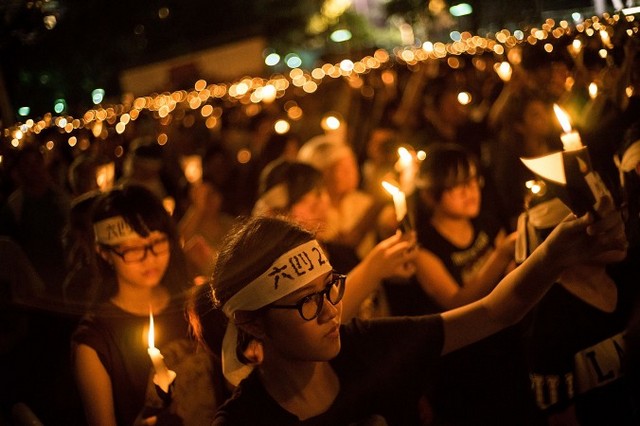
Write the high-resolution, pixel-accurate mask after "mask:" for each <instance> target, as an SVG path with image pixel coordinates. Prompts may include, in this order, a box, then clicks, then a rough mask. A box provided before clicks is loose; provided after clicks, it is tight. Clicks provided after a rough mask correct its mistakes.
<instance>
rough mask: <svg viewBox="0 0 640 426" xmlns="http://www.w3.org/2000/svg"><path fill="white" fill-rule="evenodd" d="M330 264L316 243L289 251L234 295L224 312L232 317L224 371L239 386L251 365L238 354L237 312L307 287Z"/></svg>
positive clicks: (224, 346) (226, 337)
mask: <svg viewBox="0 0 640 426" xmlns="http://www.w3.org/2000/svg"><path fill="white" fill-rule="evenodd" d="M332 269H333V268H332V267H331V264H330V263H329V260H328V259H327V257H326V256H325V253H324V251H323V250H322V248H321V247H320V244H318V242H317V241H316V240H312V241H309V242H306V243H304V244H301V245H299V246H298V247H296V248H294V249H292V250H289V251H288V252H286V253H285V254H283V255H282V256H280V257H279V258H278V259H276V261H275V262H273V263H272V264H271V266H270V267H269V268H268V269H267V270H266V271H265V272H264V273H263V274H262V275H260V276H259V277H258V278H256V279H255V280H253V281H251V282H250V283H249V284H247V286H245V287H244V288H243V289H242V290H240V291H238V292H237V293H236V294H234V295H233V297H231V298H230V299H229V300H228V301H227V302H226V303H225V304H224V305H223V306H222V311H223V312H224V314H225V315H226V316H227V318H229V322H228V323H227V330H226V332H225V334H224V339H223V341H222V372H223V373H224V376H225V377H226V378H227V380H228V381H229V382H230V383H231V384H233V385H235V386H237V385H238V384H239V383H240V381H241V380H242V379H244V378H245V377H247V376H248V375H249V373H250V372H251V370H252V369H253V367H252V366H250V365H246V364H244V363H242V362H241V361H240V360H239V359H238V357H237V353H236V347H237V344H238V343H237V342H238V329H237V327H236V325H235V322H234V313H235V312H236V311H255V310H258V309H260V308H262V307H264V306H267V305H269V304H270V303H273V302H275V301H276V300H278V299H280V298H282V297H284V296H286V295H288V294H291V293H293V292H294V291H296V290H298V289H300V288H302V287H304V286H305V285H307V284H309V283H310V282H311V281H313V280H315V279H316V278H318V277H320V276H322V275H324V274H326V273H328V272H331V271H332Z"/></svg>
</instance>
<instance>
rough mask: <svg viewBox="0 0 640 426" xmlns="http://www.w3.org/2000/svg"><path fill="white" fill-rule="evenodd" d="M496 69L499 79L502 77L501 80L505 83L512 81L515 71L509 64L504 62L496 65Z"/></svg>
mask: <svg viewBox="0 0 640 426" xmlns="http://www.w3.org/2000/svg"><path fill="white" fill-rule="evenodd" d="M494 69H495V71H496V74H498V77H500V80H502V81H504V82H507V81H509V80H511V74H512V72H513V71H512V69H511V64H510V63H509V62H507V61H503V62H500V63H499V64H495V66H494Z"/></svg>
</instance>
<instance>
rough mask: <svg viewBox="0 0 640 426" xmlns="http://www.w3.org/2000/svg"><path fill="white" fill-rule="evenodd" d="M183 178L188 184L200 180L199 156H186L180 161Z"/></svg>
mask: <svg viewBox="0 0 640 426" xmlns="http://www.w3.org/2000/svg"><path fill="white" fill-rule="evenodd" d="M181 164H182V170H183V172H184V176H185V177H186V178H187V181H188V182H189V183H196V182H200V181H201V180H202V157H200V156H199V155H187V156H184V157H182V160H181Z"/></svg>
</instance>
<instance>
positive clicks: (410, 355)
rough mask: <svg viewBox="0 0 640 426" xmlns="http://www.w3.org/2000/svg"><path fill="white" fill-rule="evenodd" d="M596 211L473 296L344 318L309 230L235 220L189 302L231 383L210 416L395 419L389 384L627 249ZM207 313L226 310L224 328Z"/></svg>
mask: <svg viewBox="0 0 640 426" xmlns="http://www.w3.org/2000/svg"><path fill="white" fill-rule="evenodd" d="M598 213H599V215H600V217H601V218H602V219H600V220H598V221H597V222H596V221H594V220H593V218H592V217H590V216H588V215H587V216H584V217H581V218H579V219H573V220H571V219H567V220H566V221H565V222H563V223H561V224H560V225H559V226H558V227H557V228H556V229H555V230H554V232H553V233H552V234H551V235H550V236H549V238H547V240H546V241H545V242H544V243H542V245H541V246H540V247H539V248H538V249H537V250H536V251H535V252H534V253H533V254H532V255H531V256H530V257H529V258H527V260H526V261H525V262H524V263H523V264H522V265H521V266H520V267H518V268H517V269H516V270H514V271H513V272H512V273H511V274H509V275H508V276H507V277H505V278H504V279H503V280H502V281H501V283H500V284H499V285H498V286H497V287H496V288H495V289H494V290H493V291H492V292H491V293H490V294H489V295H488V296H486V297H484V298H482V299H480V300H479V301H477V302H475V303H472V304H470V305H466V306H464V307H461V308H458V309H454V310H451V311H447V312H444V313H441V314H435V315H427V316H416V317H394V318H377V319H372V320H358V319H356V320H354V321H352V322H349V323H348V324H346V325H341V315H342V303H343V302H342V300H341V295H342V294H343V292H344V290H343V286H347V287H348V285H349V282H348V280H347V282H346V283H345V281H344V280H343V279H342V277H340V276H337V275H336V274H335V272H334V271H333V267H332V266H331V262H330V260H329V259H328V258H327V256H326V255H325V253H324V251H323V249H322V247H321V246H320V244H319V243H318V241H317V240H316V239H315V237H314V235H313V234H312V233H310V232H309V231H307V230H305V229H303V228H301V227H299V226H298V225H296V224H294V223H292V222H290V221H286V220H282V219H278V218H267V217H254V218H249V219H247V220H246V221H243V222H241V223H239V224H238V225H237V226H236V228H235V229H234V230H233V232H231V233H229V234H228V237H227V239H226V241H225V244H224V246H223V248H222V250H221V252H220V255H219V257H218V261H217V263H216V267H215V271H214V273H213V276H212V281H211V282H210V283H209V284H207V285H206V287H202V288H203V289H205V290H206V291H203V292H202V293H201V296H203V297H201V298H200V299H199V300H198V301H197V303H196V306H195V309H193V310H192V311H191V312H192V313H193V318H192V319H193V325H194V329H195V331H196V333H197V335H198V336H199V337H200V338H201V339H203V340H204V342H205V343H206V344H207V346H208V347H209V348H211V349H213V350H214V351H217V353H219V354H221V358H222V367H223V372H224V374H225V377H226V378H227V379H228V380H229V381H230V382H231V383H233V384H235V385H238V387H237V388H236V389H235V391H234V394H233V396H232V397H231V398H230V399H229V400H227V401H226V402H225V403H224V404H223V405H222V406H221V407H220V408H219V410H218V412H217V414H216V419H215V421H214V423H213V424H215V425H297V424H314V425H315V424H317V425H353V424H393V419H394V418H395V415H396V414H397V413H395V412H394V409H396V408H397V406H396V405H395V403H397V398H395V394H397V393H398V392H399V391H403V390H406V389H409V388H413V387H414V386H415V385H416V383H418V384H419V383H420V381H421V380H422V377H423V374H422V372H424V371H425V370H427V369H429V368H430V367H435V366H437V360H438V359H439V358H440V357H441V356H443V355H446V354H449V353H451V352H453V351H455V350H457V349H460V348H462V347H464V346H466V345H469V344H471V343H474V342H476V341H478V340H480V339H482V338H485V337H487V336H489V335H491V334H493V333H496V332H497V331H499V330H501V329H503V328H504V327H506V326H508V325H510V324H514V323H515V322H517V321H518V320H520V319H521V318H522V316H523V315H524V314H525V313H526V312H527V311H528V310H530V309H531V308H532V307H533V305H535V303H536V302H537V301H538V300H539V299H540V298H541V297H542V296H543V295H544V293H545V292H546V291H547V290H548V289H549V287H550V286H551V285H552V284H553V282H554V280H555V278H556V277H557V276H558V274H559V273H560V272H561V271H562V270H563V269H564V268H565V267H567V266H570V265H573V264H576V263H578V262H581V261H584V260H585V259H590V258H592V257H593V256H595V255H597V254H598V253H601V252H603V251H606V250H623V249H624V247H625V245H626V240H625V238H624V229H623V226H622V220H621V218H620V215H619V214H618V213H617V212H616V211H615V210H614V209H613V207H612V203H611V202H610V200H606V201H605V202H604V203H603V204H602V206H601V208H600V209H599V210H598ZM325 299H326V300H325ZM208 316H213V317H215V316H222V318H224V319H226V327H225V329H224V333H222V332H221V330H220V329H218V330H216V329H212V328H211V326H212V325H215V324H221V322H218V321H211V320H210V319H211V318H209V319H207V317H208ZM203 319H204V320H203ZM223 324H224V323H223ZM223 335H224V337H222V336H223ZM254 341H259V342H260V344H261V347H262V351H261V352H260V353H259V357H257V358H256V359H253V360H251V361H252V362H250V361H249V360H248V359H247V358H246V356H245V354H246V353H247V350H248V347H247V345H248V344H249V343H251V342H254ZM385 422H386V423H385Z"/></svg>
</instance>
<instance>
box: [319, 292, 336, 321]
mask: <svg viewBox="0 0 640 426" xmlns="http://www.w3.org/2000/svg"><path fill="white" fill-rule="evenodd" d="M322 298H323V300H322V302H323V303H322V309H321V310H320V314H319V315H318V321H320V322H321V323H324V322H329V321H331V320H332V319H334V318H335V317H336V316H338V315H340V312H341V311H342V300H341V301H340V302H338V303H336V304H335V305H334V304H333V303H331V302H329V300H328V299H327V297H326V295H323V296H322Z"/></svg>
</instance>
